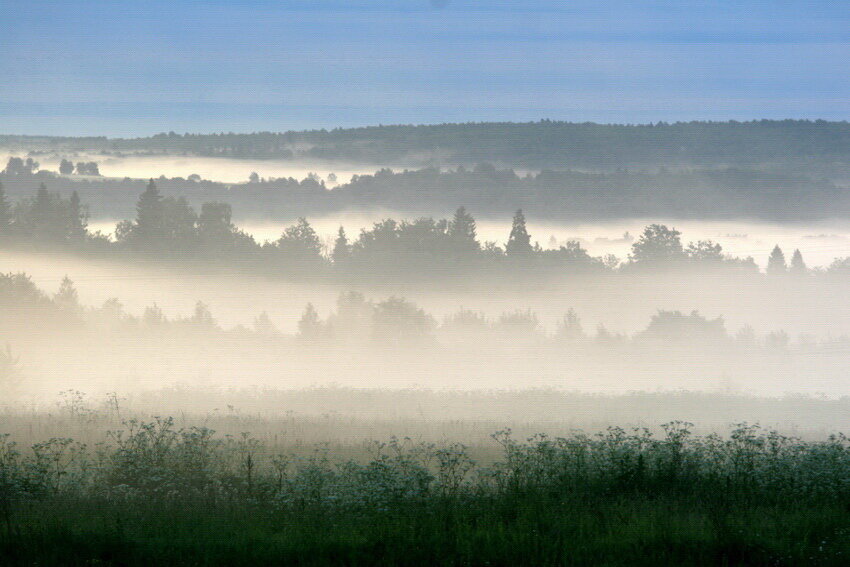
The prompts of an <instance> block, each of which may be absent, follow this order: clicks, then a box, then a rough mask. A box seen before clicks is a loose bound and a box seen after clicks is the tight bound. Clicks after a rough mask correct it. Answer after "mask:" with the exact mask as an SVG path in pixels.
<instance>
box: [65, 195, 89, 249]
mask: <svg viewBox="0 0 850 567" xmlns="http://www.w3.org/2000/svg"><path fill="white" fill-rule="evenodd" d="M87 228H88V215H87V214H86V212H85V210H84V208H83V206H82V204H81V203H80V196H79V195H78V194H77V192H76V191H74V192H73V193H71V198H70V199H69V200H68V237H69V238H70V239H71V240H83V239H85V237H86V232H87V230H86V229H87Z"/></svg>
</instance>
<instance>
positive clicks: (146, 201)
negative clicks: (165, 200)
mask: <svg viewBox="0 0 850 567" xmlns="http://www.w3.org/2000/svg"><path fill="white" fill-rule="evenodd" d="M164 225H165V210H164V207H163V204H162V195H161V194H160V192H159V189H157V187H156V184H155V183H154V182H153V179H151V180H150V183H148V186H147V188H146V189H145V191H144V193H142V194H141V196H140V197H139V201H138V203H137V204H136V222H135V223H134V225H133V229H132V232H131V234H132V239H133V240H135V241H136V242H138V243H139V244H140V245H142V246H145V247H146V246H151V245H153V244H155V243H158V242H160V241H161V240H162V239H163V232H164V229H165V226H164Z"/></svg>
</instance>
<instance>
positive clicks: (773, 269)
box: [767, 244, 788, 275]
mask: <svg viewBox="0 0 850 567" xmlns="http://www.w3.org/2000/svg"><path fill="white" fill-rule="evenodd" d="M787 271H788V268H787V267H786V265H785V254H784V253H783V252H782V249H781V248H780V247H779V245H778V244H777V245H776V246H774V247H773V251H772V252H771V253H770V258H768V260H767V273H768V274H770V275H781V274H784V273H786V272H787Z"/></svg>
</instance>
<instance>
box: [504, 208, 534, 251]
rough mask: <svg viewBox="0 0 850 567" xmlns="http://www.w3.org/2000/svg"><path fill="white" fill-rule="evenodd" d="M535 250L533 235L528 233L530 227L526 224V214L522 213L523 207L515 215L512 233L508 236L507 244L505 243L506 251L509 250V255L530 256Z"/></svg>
mask: <svg viewBox="0 0 850 567" xmlns="http://www.w3.org/2000/svg"><path fill="white" fill-rule="evenodd" d="M533 250H534V249H533V248H532V247H531V236H530V235H529V234H528V229H527V228H526V226H525V215H523V214H522V209H520V210H518V211H517V212H516V214H515V215H514V221H513V226H511V234H510V236H508V243H507V245H505V252H507V254H508V256H528V255H530V254H531V253H532V251H533Z"/></svg>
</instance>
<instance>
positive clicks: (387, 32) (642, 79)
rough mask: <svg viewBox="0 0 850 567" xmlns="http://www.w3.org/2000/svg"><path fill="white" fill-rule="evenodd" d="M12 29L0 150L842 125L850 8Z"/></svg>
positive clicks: (663, 9)
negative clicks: (268, 137)
mask: <svg viewBox="0 0 850 567" xmlns="http://www.w3.org/2000/svg"><path fill="white" fill-rule="evenodd" d="M10 6H12V5H11V4H10ZM4 12H5V13H4V17H3V18H2V21H0V53H2V54H3V56H2V57H0V77H2V78H3V80H2V81H0V133H6V134H49V135H107V136H142V135H150V134H154V133H157V132H162V131H170V130H173V131H177V132H186V131H189V132H219V131H238V132H250V131H258V130H271V131H283V130H289V129H310V128H333V127H337V126H342V127H347V126H361V125H370V124H379V123H381V124H396V123H405V124H408V123H440V122H466V121H503V120H511V121H527V120H538V119H541V118H550V119H556V120H569V121H596V122H617V123H637V122H650V121H653V122H654V121H658V120H665V121H676V120H726V119H738V120H746V119H754V118H823V119H829V120H846V119H850V73H847V62H848V61H850V5H848V4H847V3H846V2H838V1H836V2H827V1H818V0H814V1H807V2H802V1H789V0H773V1H771V2H761V1H758V2H757V1H752V0H736V1H720V0H716V1H687V0H683V1H678V2H672V1H629V2H626V1H623V0H610V1H607V2H605V1H599V0H596V1H584V0H577V1H568V0H562V1H553V0H511V1H509V0H489V1H473V0H349V1H342V0H312V1H298V0H294V1H286V0H278V1H263V0H253V1H248V0H245V1H239V0H231V1H211V0H207V1H200V0H198V1H191V0H169V1H162V0H147V1H145V2H126V1H121V0H110V1H100V0H89V1H86V2H74V1H63V2H55V1H52V2H51V1H42V0H34V1H30V2H25V3H23V2H22V3H15V4H14V5H13V6H12V9H10V10H4Z"/></svg>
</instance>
